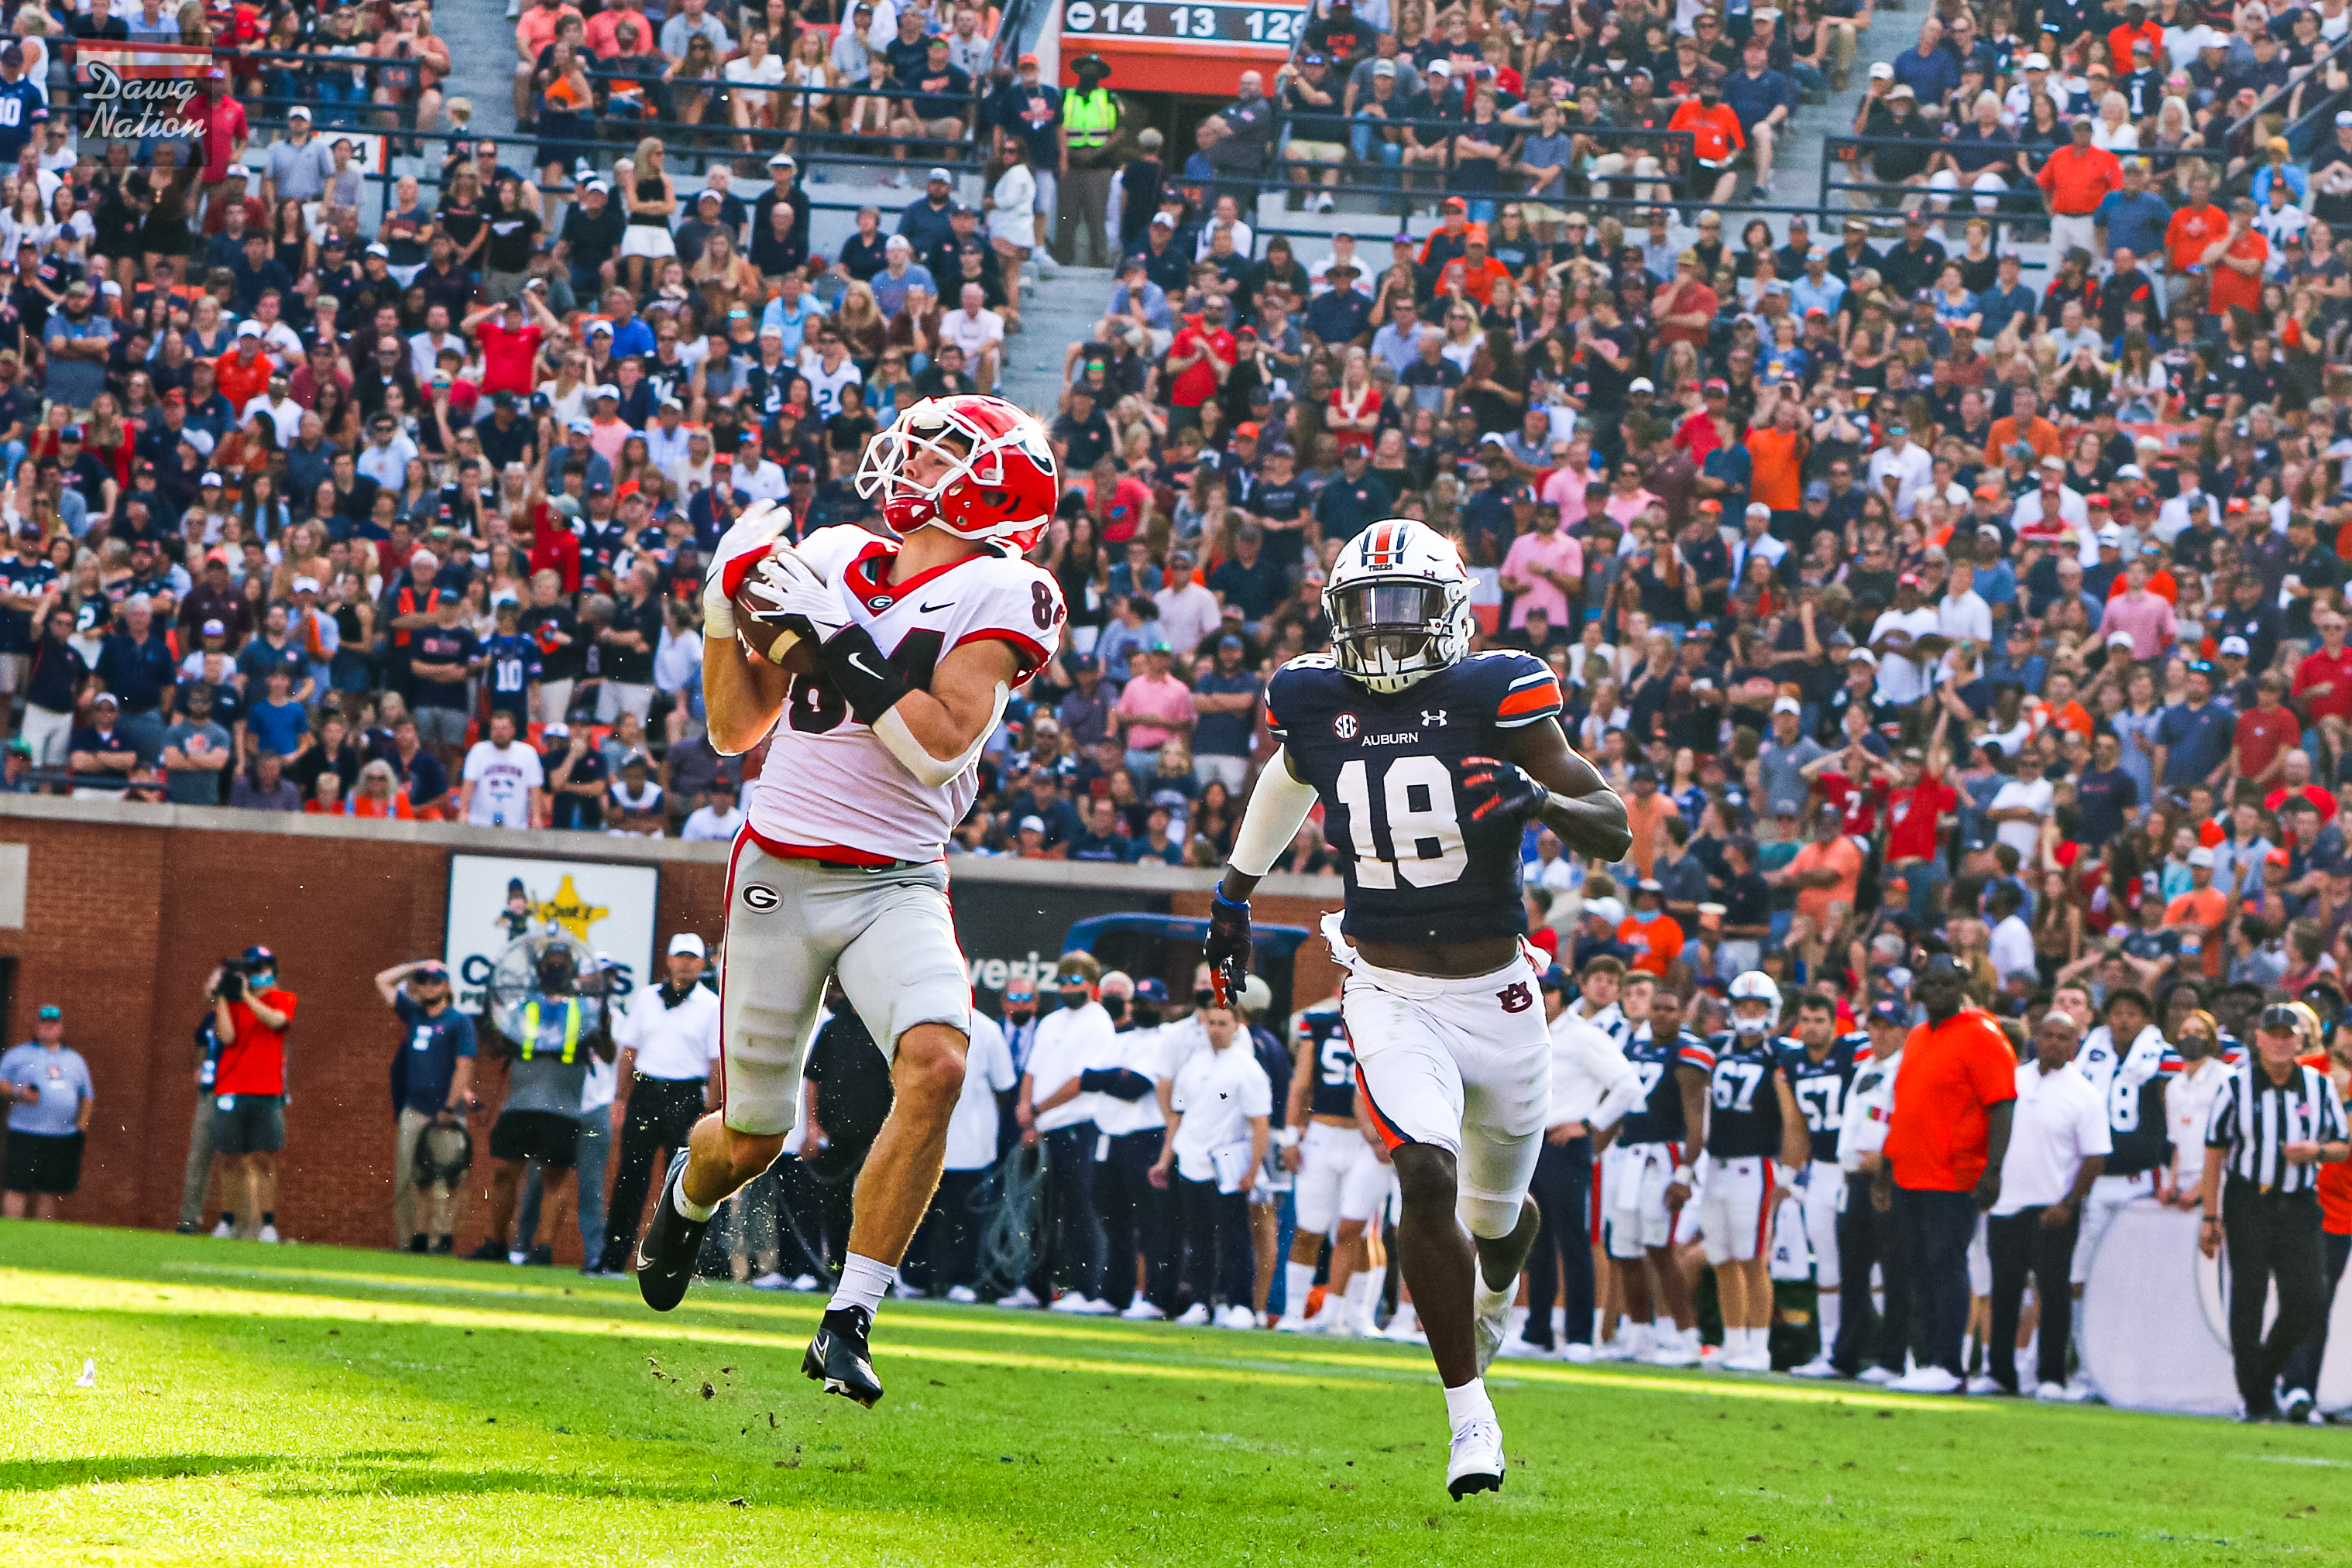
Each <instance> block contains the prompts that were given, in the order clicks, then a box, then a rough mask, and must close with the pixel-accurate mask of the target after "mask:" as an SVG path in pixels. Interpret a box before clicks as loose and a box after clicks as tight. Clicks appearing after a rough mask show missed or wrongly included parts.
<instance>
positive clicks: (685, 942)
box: [541, 731, 710, 958]
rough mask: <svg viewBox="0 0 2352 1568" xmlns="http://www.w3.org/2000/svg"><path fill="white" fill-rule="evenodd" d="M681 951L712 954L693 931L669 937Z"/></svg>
mask: <svg viewBox="0 0 2352 1568" xmlns="http://www.w3.org/2000/svg"><path fill="white" fill-rule="evenodd" d="M541 733H542V734H544V733H545V732H544V731H541ZM680 953H691V954H693V955H694V956H696V957H698V958H707V957H709V956H710V952H709V949H708V948H706V947H705V946H703V945H702V938H701V937H699V936H696V935H695V934H694V933H693V932H691V931H681V932H679V933H678V934H677V936H673V937H671V938H670V939H669V956H671V957H673V958H675V957H677V956H678V955H679V954H680Z"/></svg>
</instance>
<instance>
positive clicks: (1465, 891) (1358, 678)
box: [1203, 518, 1633, 1500]
mask: <svg viewBox="0 0 2352 1568" xmlns="http://www.w3.org/2000/svg"><path fill="white" fill-rule="evenodd" d="M1323 611H1324V613H1325V614H1326V615H1327V616H1328V617H1329V619H1330V622H1331V644H1332V652H1331V653H1328V654H1309V655H1307V657H1305V658H1300V659H1295V660H1293V661H1292V662H1291V663H1290V664H1286V665H1285V666H1284V667H1283V668H1282V669H1281V670H1279V671H1277V672H1276V674H1275V677H1274V679H1273V680H1272V681H1271V682H1270V683H1269V684H1268V685H1267V687H1266V694H1265V696H1266V708H1267V721H1268V725H1269V727H1270V728H1271V729H1272V730H1273V733H1274V735H1275V737H1276V739H1278V740H1279V741H1281V743H1282V749H1281V750H1280V751H1278V752H1276V755H1275V758H1274V759H1273V761H1272V762H1271V763H1269V764H1268V765H1267V767H1266V769H1265V773H1264V775H1263V776H1262V777H1261V778H1260V779H1259V780H1258V784H1257V789H1256V791H1255V793H1254V794H1252V795H1251V797H1250V802H1249V809H1248V810H1247V811H1246V812H1244V815H1243V818H1242V823H1241V828H1240V831H1239V832H1238V833H1237V834H1236V835H1235V837H1234V852H1233V856H1232V859H1231V861H1230V862H1229V863H1228V864H1227V866H1226V868H1225V875H1224V880H1223V883H1220V884H1219V887H1218V890H1217V895H1216V898H1215V900H1214V902H1213V904H1212V906H1211V912H1210V920H1209V936H1208V940H1207V942H1206V944H1205V948H1204V954H1203V956H1205V957H1206V958H1207V959H1208V962H1209V964H1210V966H1211V968H1212V970H1213V972H1214V973H1215V974H1216V975H1217V977H1218V982H1219V984H1220V986H1221V987H1223V988H1232V987H1234V986H1237V985H1238V984H1239V983H1240V981H1241V978H1242V977H1243V976H1244V974H1245V973H1246V972H1247V970H1248V967H1249V956H1250V940H1249V895H1250V892H1251V890H1252V889H1254V888H1255V887H1256V885H1257V883H1258V881H1259V879H1260V878H1262V877H1264V876H1265V873H1267V871H1268V870H1270V869H1271V868H1272V867H1273V865H1274V862H1275V860H1276V856H1278V855H1279V854H1280V853H1281V852H1282V851H1283V850H1284V849H1285V848H1286V846H1287V845H1288V844H1289V843H1290V841H1291V839H1292V838H1293V837H1294V836H1295V835H1296V834H1297V831H1298V829H1299V827H1300V825H1301V824H1302V823H1304V822H1305V821H1306V820H1307V813H1308V812H1309V811H1310V810H1313V809H1314V807H1315V804H1316V802H1317V801H1318V800H1320V801H1321V802H1322V803H1323V810H1324V831H1325V833H1326V835H1327V836H1328V838H1329V840H1330V841H1331V842H1332V843H1333V844H1334V845H1335V846H1337V847H1338V848H1339V854H1340V857H1341V859H1340V870H1341V874H1342V875H1343V877H1344V878H1345V880H1346V883H1347V904H1346V908H1345V910H1344V912H1343V913H1341V914H1339V915H1329V916H1327V917H1326V918H1325V920H1324V922H1323V928H1324V932H1325V934H1326V936H1328V938H1329V939H1330V942H1331V947H1332V952H1333V954H1334V956H1336V957H1337V958H1338V960H1339V964H1340V966H1341V967H1343V968H1345V969H1347V970H1348V971H1349V977H1348V980H1347V983H1346V988H1345V991H1344V993H1343V1001H1342V1007H1343V1009H1344V1012H1345V1015H1346V1019H1347V1024H1348V1036H1349V1041H1350V1043H1351V1045H1352V1047H1353V1049H1354V1051H1355V1053H1356V1081H1357V1085H1358V1087H1359V1088H1360V1089H1361V1090H1362V1091H1363V1094H1364V1100H1365V1103H1366V1110H1367V1113H1368V1114H1369V1116H1370V1119H1371V1122H1372V1124H1373V1126H1374V1128H1375V1130H1376V1131H1378V1133H1379V1134H1380V1136H1381V1141H1382V1142H1383V1143H1384V1144H1386V1145H1388V1147H1389V1150H1390V1152H1391V1158H1392V1160H1393V1162H1394V1164H1395V1166H1396V1175H1397V1181H1398V1184H1399V1186H1401V1188H1402V1197H1403V1218H1402V1222H1401V1223H1400V1224H1399V1226H1398V1228H1397V1244H1398V1250H1399V1254H1400V1258H1401V1260H1402V1264H1403V1269H1404V1277H1405V1282H1406V1283H1407V1284H1408V1285H1409V1286H1410V1287H1411V1288H1412V1300H1413V1304H1414V1305H1415V1306H1416V1307H1417V1308H1418V1309H1419V1310H1420V1313H1421V1321H1422V1326H1423V1329H1425V1330H1426V1331H1427V1333H1428V1335H1429V1349H1430V1354H1431V1356H1432V1357H1433V1359H1434V1360H1435V1361H1436V1363H1437V1371H1438V1375H1439V1377H1440V1379H1441V1380H1442V1381H1443V1382H1444V1385H1445V1404H1446V1414H1447V1416H1448V1417H1449V1419H1450V1422H1451V1425H1452V1427H1453V1442H1452V1445H1451V1450H1450V1454H1449V1458H1448V1461H1447V1465H1446V1472H1445V1481H1446V1488H1447V1490H1449V1491H1451V1492H1452V1493H1453V1495H1454V1498H1455V1499H1456V1500H1459V1499H1461V1498H1463V1497H1465V1496H1467V1495H1468V1494H1470V1493H1471V1492H1474V1491H1491V1490H1496V1489H1498V1488H1500V1487H1501V1486H1502V1484H1503V1473H1504V1471H1503V1433H1502V1427H1500V1425H1499V1424H1498V1423H1497V1422H1496V1416H1495V1406H1494V1405H1493V1403H1492V1401H1490V1400H1489V1399H1488V1398H1487V1396H1486V1378H1485V1373H1486V1366H1487V1364H1489V1363H1490V1362H1491V1361H1492V1360H1493V1359H1494V1355H1495V1353H1496V1350H1497V1349H1499V1348H1500V1347H1501V1344H1502V1340H1503V1333H1504V1329H1505V1326H1506V1324H1507V1319H1508V1315H1509V1312H1510V1303H1511V1299H1512V1296H1513V1294H1514V1292H1515V1291H1517V1283H1518V1273H1519V1269H1520V1266H1521V1265H1522V1264H1523V1263H1524V1262H1525V1261H1526V1260H1527V1256H1528V1250H1529V1249H1530V1248H1531V1247H1532V1246H1533V1245H1534V1243H1535V1238H1536V1230H1537V1224H1538V1217H1537V1213H1536V1208H1535V1206H1534V1205H1533V1204H1532V1203H1530V1202H1528V1198H1527V1191H1528V1180H1529V1178H1530V1177H1531V1176H1533V1175H1534V1173H1535V1164H1536V1156H1537V1154H1538V1151H1539V1150H1540V1148H1541V1146H1542V1140H1543V1131H1544V1118H1545V1115H1546V1113H1547V1112H1548V1110H1549V1089H1550V1077H1551V1040H1550V1033H1549V1029H1548V1028H1547V1026H1546V1024H1545V1022H1544V1013H1543V1009H1542V1007H1541V1006H1540V1005H1539V998H1538V979H1537V976H1538V971H1537V969H1536V967H1534V965H1532V964H1531V963H1530V962H1529V961H1528V956H1527V952H1528V948H1527V945H1526V940H1525V936H1524V931H1525V915H1524V914H1523V911H1522V904H1521V900H1520V896H1519V841H1520V834H1521V830H1522V829H1523V828H1524V826H1525V825H1526V824H1527V823H1528V822H1529V821H1542V822H1543V823H1544V824H1545V825H1546V826H1547V827H1549V828H1550V829H1551V830H1552V831H1554V832H1556V833H1558V834H1559V838H1560V841H1561V842H1562V843H1563V844H1565V845H1566V846H1567V847H1568V849H1569V850H1570V852H1574V853H1579V854H1596V855H1599V856H1600V857H1601V859H1603V860H1606V861H1612V862H1613V861H1616V860H1618V859H1620V858H1622V856H1623V855H1624V853H1625V852H1626V850H1627V849H1628V848H1629V847H1630V846H1631V844H1632V842H1633V835H1632V834H1631V833H1630V832H1628V831H1626V827H1625V806H1624V802H1622V800H1618V799H1617V796H1616V794H1615V792H1614V791H1612V789H1610V788H1609V786H1608V784H1607V783H1606V782H1604V781H1603V780H1602V779H1601V775H1600V774H1599V773H1598V772H1597V771H1595V770H1594V768H1593V767H1592V765H1591V763H1589V762H1587V761H1585V759H1584V758H1581V757H1579V756H1578V755H1577V754H1576V753H1575V752H1573V751H1571V750H1570V749H1569V745H1568V737H1566V736H1565V735H1563V734H1562V733H1561V731H1560V727H1559V718H1558V716H1559V711H1560V692H1559V681H1558V680H1557V679H1556V678H1555V677H1554V676H1553V675H1552V673H1551V671H1550V669H1549V667H1548V666H1547V665H1545V664H1543V662H1542V661H1540V660H1538V659H1537V658H1535V657H1534V656H1532V655H1530V654H1528V653H1517V652H1502V653H1481V654H1477V655H1475V656H1471V655H1470V654H1469V646H1470V632H1471V614H1470V577H1469V573H1468V572H1466V571H1465V570H1464V569H1463V566H1462V558H1461V556H1460V555H1459V554H1457V553H1456V552H1455V550H1454V545H1453V544H1452V542H1451V541H1449V540H1448V539H1446V538H1444V536H1443V535H1441V534H1439V533H1437V532H1435V531H1434V530H1433V529H1431V528H1426V527H1424V526H1423V525H1422V524H1420V523H1417V522H1412V521H1410V520H1406V519H1402V518H1391V519H1390V520H1388V521H1385V522H1379V523H1374V524H1373V525H1372V526H1371V527H1370V528H1367V529H1365V530H1364V531H1363V532H1362V533H1361V534H1359V535H1358V536H1357V537H1356V538H1354V539H1353V540H1351V541H1350V542H1349V545H1348V546H1347V548H1346V549H1343V550H1341V551H1340V552H1339V560H1338V561H1337V562H1336V563H1335V564H1334V566H1333V569H1332V572H1331V580H1330V582H1329V584H1328V586H1327V587H1326V588H1325V589H1324V591H1323ZM1465 1227H1466V1228H1468V1230H1469V1234H1468V1235H1467V1236H1465V1235H1464V1234H1463V1230H1464V1228H1465Z"/></svg>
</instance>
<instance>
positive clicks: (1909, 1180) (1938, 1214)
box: [1885, 954, 2017, 1394]
mask: <svg viewBox="0 0 2352 1568" xmlns="http://www.w3.org/2000/svg"><path fill="white" fill-rule="evenodd" d="M1967 985H1968V970H1967V969H1965V968H1964V967H1961V965H1960V962H1959V960H1958V959H1957V958H1954V957H1953V956H1951V955H1949V954H1937V956H1935V957H1932V958H1930V959H1928V960H1927V967H1925V968H1924V969H1923V970H1921V972H1920V975H1919V977H1918V979H1917V980H1916V981H1915V982H1914V983H1913V986H1912V995H1913V997H1914V998H1916V1000H1917V1001H1918V1002H1919V1004H1920V1005H1921V1006H1923V1007H1925V1008H1926V1009H1927V1022H1926V1023H1924V1024H1921V1025H1919V1026H1918V1027H1917V1028H1916V1029H1914V1030H1912V1031H1911V1034H1910V1038H1909V1039H1908V1040H1906V1041H1905V1042H1904V1046H1903V1069H1902V1071H1900V1072H1898V1073H1896V1074H1895V1098H1894V1109H1893V1115H1892V1117H1891V1119H1890V1120H1889V1122H1888V1124H1887V1130H1886V1149H1885V1155H1886V1163H1887V1166H1888V1169H1889V1170H1890V1172H1891V1173H1892V1175H1893V1176H1894V1181H1895V1191H1894V1196H1893V1208H1892V1209H1891V1211H1890V1212H1889V1214H1888V1217H1887V1218H1888V1219H1889V1220H1890V1221H1891V1223H1892V1233H1891V1240H1892V1242H1893V1248H1892V1250H1893V1252H1894V1255H1895V1260H1896V1262H1897V1268H1896V1269H1895V1270H1890V1276H1891V1275H1892V1274H1894V1273H1896V1272H1899V1273H1900V1274H1902V1275H1903V1276H1904V1277H1905V1278H1906V1280H1907V1281H1908V1282H1909V1284H1910V1287H1911V1290H1912V1293H1913V1301H1914V1303H1915V1306H1916V1311H1917V1312H1918V1314H1919V1324H1920V1329H1921V1331H1922V1335H1921V1337H1922V1343H1923V1344H1924V1346H1925V1349H1924V1351H1923V1353H1922V1354H1921V1355H1920V1358H1919V1366H1918V1369H1917V1370H1916V1371H1915V1372H1913V1373H1912V1374H1911V1375H1908V1376H1906V1377H1900V1378H1897V1379H1895V1382H1894V1383H1893V1384H1891V1385H1889V1386H1891V1387H1895V1388H1899V1389H1903V1390H1905V1391H1906V1392H1909V1393H1915V1394H1957V1393H1958V1392H1959V1391H1960V1390H1961V1389H1962V1388H1963V1387H1964V1386H1966V1384H1967V1376H1966V1367H1965V1365H1964V1364H1963V1363H1962V1361H1961V1359H1960V1341H1961V1338H1962V1336H1963V1334H1964V1333H1966V1332H1967V1329H1968V1322H1969V1242H1970V1241H1972V1240H1973V1239H1975V1238H1976V1228H1977V1216H1978V1215H1979V1214H1980V1213H1982V1212H1984V1211H1985V1210H1987V1209H1990V1207H1992V1206H1993V1205H1994V1204H1995V1203H1996V1202H1998V1201H1999V1200H2000V1167H2001V1162H2002V1161H2003V1160H2004V1159H2005V1158H2006V1157H2007V1155H2008V1154H2009V1123H2010V1113H2011V1108H2012V1107H2013V1106H2014V1105H2015V1103H2016V1101H2017V1052H2016V1051H2013V1050H2011V1047H2010V1043H2009V1036H2007V1035H2006V1034H2003V1033H2002V1032H2001V1029H2000V1025H1999V1024H1998V1023H1995V1022H1994V1021H1993V1019H1991V1017H1990V1015H1988V1014H1986V1013H1983V1012H1980V1011H1979V1010H1978V1009H1975V1008H1971V1007H1969V1006H1967V1005H1965V1004H1966V1001H1967V994H1968V993H1967ZM1893 1286H1894V1281H1893V1280H1892V1278H1891V1277H1890V1281H1889V1295H1890V1298H1891V1296H1892V1293H1893Z"/></svg>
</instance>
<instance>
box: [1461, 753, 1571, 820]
mask: <svg viewBox="0 0 2352 1568" xmlns="http://www.w3.org/2000/svg"><path fill="white" fill-rule="evenodd" d="M1462 794H1463V798H1464V800H1465V801H1466V802H1467V803H1468V805H1469V808H1470V820H1471V821H1474V822H1488V821H1501V822H1509V823H1512V824H1514V825H1516V824H1518V823H1521V822H1525V821H1528V819H1529V818H1531V817H1533V816H1535V815H1536V814H1537V813H1538V812H1540V811H1541V810H1543V809H1544V807H1545V806H1546V805H1548V804H1549V803H1550V800H1551V791H1550V790H1549V789H1545V788H1544V787H1543V786H1542V785H1541V784H1539V783H1538V782H1537V781H1536V778H1535V776H1534V775H1533V774H1531V773H1529V772H1528V770H1527V769H1526V768H1521V767H1520V766H1519V765H1518V764H1517V763H1515V762H1497V761H1496V760H1495V758H1491V757H1465V758H1463V759H1462Z"/></svg>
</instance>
